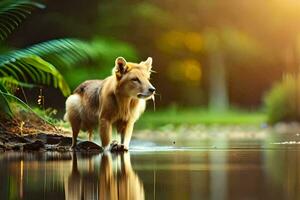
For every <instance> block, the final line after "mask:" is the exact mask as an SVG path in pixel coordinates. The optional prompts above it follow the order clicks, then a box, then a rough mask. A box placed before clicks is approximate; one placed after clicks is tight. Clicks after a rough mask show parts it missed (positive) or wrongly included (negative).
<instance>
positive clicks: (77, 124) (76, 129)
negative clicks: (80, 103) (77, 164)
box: [70, 118, 81, 148]
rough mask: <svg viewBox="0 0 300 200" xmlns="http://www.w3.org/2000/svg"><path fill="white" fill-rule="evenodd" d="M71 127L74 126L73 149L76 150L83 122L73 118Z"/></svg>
mask: <svg viewBox="0 0 300 200" xmlns="http://www.w3.org/2000/svg"><path fill="white" fill-rule="evenodd" d="M70 123H71V126H72V134H73V137H72V148H74V147H75V146H76V144H77V137H78V133H79V131H80V124H81V121H80V119H78V118H75V119H74V118H73V119H72V120H70Z"/></svg>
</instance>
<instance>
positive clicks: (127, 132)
mask: <svg viewBox="0 0 300 200" xmlns="http://www.w3.org/2000/svg"><path fill="white" fill-rule="evenodd" d="M133 126H134V122H132V121H129V122H127V123H126V125H125V127H124V130H123V131H122V133H121V143H122V144H123V145H124V149H126V150H128V149H129V143H130V139H131V136H132V131H133Z"/></svg>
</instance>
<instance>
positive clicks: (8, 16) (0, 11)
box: [0, 0, 45, 40]
mask: <svg viewBox="0 0 300 200" xmlns="http://www.w3.org/2000/svg"><path fill="white" fill-rule="evenodd" d="M44 7H45V6H44V5H43V4H40V3H37V2H34V1H31V0H15V1H12V0H5V1H2V2H0V40H4V39H5V38H6V37H7V36H8V35H9V34H10V33H12V31H13V30H14V29H16V28H17V27H18V26H19V25H20V23H21V22H22V21H23V20H24V19H25V18H26V17H27V16H28V15H30V14H31V11H32V10H33V9H35V8H44Z"/></svg>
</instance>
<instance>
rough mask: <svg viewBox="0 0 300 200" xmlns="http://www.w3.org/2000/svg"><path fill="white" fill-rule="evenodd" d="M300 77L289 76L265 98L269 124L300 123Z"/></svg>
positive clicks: (277, 84)
mask: <svg viewBox="0 0 300 200" xmlns="http://www.w3.org/2000/svg"><path fill="white" fill-rule="evenodd" d="M299 78H300V75H298V76H295V75H287V76H285V77H284V78H283V79H282V81H281V82H279V83H276V84H275V85H274V86H273V87H272V89H271V90H270V91H269V92H268V93H267V94H266V96H265V99H264V101H265V106H266V110H267V117H268V122H269V123H271V124H274V123H276V122H280V121H299V120H300V112H299V106H300V103H297V102H300V101H299V100H300V99H299V98H300V97H299V95H298V94H300V93H299V92H300V81H299V80H300V79H299Z"/></svg>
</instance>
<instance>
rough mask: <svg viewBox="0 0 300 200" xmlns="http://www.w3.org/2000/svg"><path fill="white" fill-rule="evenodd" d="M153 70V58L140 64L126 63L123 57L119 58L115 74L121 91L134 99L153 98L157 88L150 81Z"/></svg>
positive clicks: (114, 70)
mask: <svg viewBox="0 0 300 200" xmlns="http://www.w3.org/2000/svg"><path fill="white" fill-rule="evenodd" d="M151 68H152V58H151V57H148V59H147V60H146V61H142V62H140V63H131V62H126V60H125V59H124V58H123V57H118V58H117V59H116V61H115V67H114V69H113V74H114V75H115V77H116V79H117V82H118V88H119V91H120V92H122V93H123V94H124V95H126V96H129V97H133V98H139V99H149V98H151V97H152V96H153V95H154V93H155V88H154V87H153V85H152V84H151V83H150V80H149V79H150V75H151Z"/></svg>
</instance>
